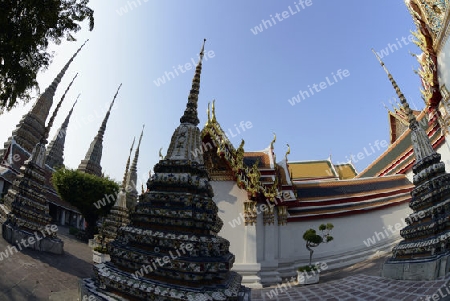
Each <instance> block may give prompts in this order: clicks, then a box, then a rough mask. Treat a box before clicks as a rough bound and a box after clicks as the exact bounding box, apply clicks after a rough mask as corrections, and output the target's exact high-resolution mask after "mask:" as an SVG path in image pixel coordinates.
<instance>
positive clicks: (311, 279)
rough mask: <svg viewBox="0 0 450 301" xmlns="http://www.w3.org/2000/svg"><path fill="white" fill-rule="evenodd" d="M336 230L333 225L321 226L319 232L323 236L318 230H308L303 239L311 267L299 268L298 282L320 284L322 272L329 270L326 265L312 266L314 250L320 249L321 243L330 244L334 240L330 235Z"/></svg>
mask: <svg viewBox="0 0 450 301" xmlns="http://www.w3.org/2000/svg"><path fill="white" fill-rule="evenodd" d="M333 228H334V226H333V224H331V223H327V224H321V225H320V226H319V231H320V232H321V235H319V234H317V232H316V230H314V229H308V230H306V231H305V233H304V234H303V239H304V240H305V241H306V249H308V251H309V265H307V266H303V267H299V268H298V270H297V281H298V283H299V284H312V283H317V282H319V277H320V271H321V270H324V269H326V268H327V265H326V263H322V264H320V263H316V265H314V266H313V265H312V256H313V253H314V250H313V249H312V248H316V247H318V246H319V245H320V244H321V243H328V242H330V241H332V240H333V236H331V235H330V232H331V230H332V229H333Z"/></svg>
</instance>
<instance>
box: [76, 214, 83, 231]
mask: <svg viewBox="0 0 450 301" xmlns="http://www.w3.org/2000/svg"><path fill="white" fill-rule="evenodd" d="M82 218H83V217H82V216H81V214H78V215H77V225H76V227H77V228H78V229H81V227H82V226H80V223H81V220H82Z"/></svg>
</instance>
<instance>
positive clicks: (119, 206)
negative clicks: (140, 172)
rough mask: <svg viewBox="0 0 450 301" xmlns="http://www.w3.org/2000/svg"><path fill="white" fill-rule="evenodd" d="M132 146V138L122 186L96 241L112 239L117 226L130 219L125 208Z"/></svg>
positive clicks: (123, 224) (124, 223)
mask: <svg viewBox="0 0 450 301" xmlns="http://www.w3.org/2000/svg"><path fill="white" fill-rule="evenodd" d="M133 146H134V140H133V143H132V144H131V147H130V154H129V155H128V160H127V164H126V167H125V174H124V176H123V181H122V187H121V189H120V191H119V193H118V194H117V198H116V202H115V203H114V206H113V207H112V208H111V211H110V212H109V214H108V215H107V216H106V218H105V220H104V222H103V225H102V229H101V233H100V237H99V236H98V235H97V242H98V240H99V239H101V240H103V242H106V243H108V242H109V241H112V240H114V239H115V238H116V236H117V231H118V230H119V228H120V227H122V226H125V225H127V224H128V223H129V221H130V219H129V215H128V209H127V195H126V184H127V182H126V179H127V177H128V171H129V168H130V159H131V152H132V151H133Z"/></svg>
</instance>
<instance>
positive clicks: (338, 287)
mask: <svg viewBox="0 0 450 301" xmlns="http://www.w3.org/2000/svg"><path fill="white" fill-rule="evenodd" d="M0 231H1V230H0ZM58 235H59V237H60V238H61V239H63V240H64V250H65V254H64V255H54V254H47V253H40V252H36V251H31V250H23V251H22V252H18V253H14V254H12V255H11V254H9V255H8V257H6V258H5V257H4V256H3V257H1V259H0V301H44V300H46V301H48V300H51V301H79V300H78V280H79V279H80V278H88V277H92V274H93V272H92V251H91V249H90V248H89V247H88V246H87V244H84V243H80V242H78V241H77V240H75V239H73V238H72V237H71V236H70V235H68V229H67V228H63V227H59V234H58ZM9 246H10V245H9V244H8V243H7V242H6V241H5V240H3V238H1V237H0V252H3V253H4V252H5V250H7V249H8V247H9ZM385 258H386V255H385V254H384V255H383V254H382V255H381V256H377V257H375V258H372V259H370V260H367V261H364V262H362V263H359V264H355V265H353V266H351V267H348V268H344V269H339V270H331V271H327V272H325V273H323V274H322V275H321V279H320V283H319V284H315V285H308V286H299V285H296V284H295V282H291V283H289V282H287V281H286V282H285V283H283V285H279V286H275V287H269V288H263V289H258V290H252V301H262V300H264V301H269V300H270V301H272V300H273V301H275V300H279V301H288V300H295V301H297V300H306V301H315V300H318V301H322V300H324V301H331V300H346V301H351V300H352V301H357V300H379V301H400V300H405V301H406V300H410V301H431V300H433V301H448V300H450V297H448V296H447V295H450V284H449V286H448V290H447V288H446V287H445V284H446V279H441V280H437V281H430V282H414V281H395V280H390V279H384V278H381V277H379V274H380V268H381V265H382V263H383V262H384V260H385ZM448 279H449V280H450V275H449V276H448ZM439 290H440V291H439ZM433 294H436V295H434V296H433ZM426 296H429V298H428V299H427V298H426Z"/></svg>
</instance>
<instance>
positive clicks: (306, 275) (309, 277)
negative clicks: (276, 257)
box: [297, 271, 320, 284]
mask: <svg viewBox="0 0 450 301" xmlns="http://www.w3.org/2000/svg"><path fill="white" fill-rule="evenodd" d="M319 279H320V273H318V272H315V271H311V272H299V271H297V282H298V284H314V283H319Z"/></svg>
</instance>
